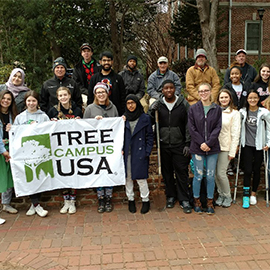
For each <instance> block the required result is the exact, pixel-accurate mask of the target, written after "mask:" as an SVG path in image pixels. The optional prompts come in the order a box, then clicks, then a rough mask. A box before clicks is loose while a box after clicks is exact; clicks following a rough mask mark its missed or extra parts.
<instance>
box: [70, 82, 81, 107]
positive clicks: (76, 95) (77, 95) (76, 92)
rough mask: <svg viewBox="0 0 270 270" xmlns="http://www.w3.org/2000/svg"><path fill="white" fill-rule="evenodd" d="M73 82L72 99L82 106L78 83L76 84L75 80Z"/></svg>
mask: <svg viewBox="0 0 270 270" xmlns="http://www.w3.org/2000/svg"><path fill="white" fill-rule="evenodd" d="M73 82H74V93H73V98H72V99H73V101H74V102H75V103H76V105H77V106H78V107H80V108H82V103H83V102H82V95H81V90H80V87H79V84H77V83H76V82H75V81H73Z"/></svg>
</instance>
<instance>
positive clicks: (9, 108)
mask: <svg viewBox="0 0 270 270" xmlns="http://www.w3.org/2000/svg"><path fill="white" fill-rule="evenodd" d="M16 115H17V108H16V104H15V99H14V96H13V94H12V93H11V92H10V91H9V90H3V91H1V92H0V154H1V155H0V171H1V176H0V192H1V193H2V194H1V201H2V204H3V211H5V212H8V213H11V214H16V213H17V212H18V211H17V210H16V209H15V208H13V207H12V206H11V205H10V202H11V198H12V192H13V179H12V174H11V169H10V163H9V160H10V155H9V134H8V132H9V130H10V128H11V125H12V124H13V122H14V119H15V117H16Z"/></svg>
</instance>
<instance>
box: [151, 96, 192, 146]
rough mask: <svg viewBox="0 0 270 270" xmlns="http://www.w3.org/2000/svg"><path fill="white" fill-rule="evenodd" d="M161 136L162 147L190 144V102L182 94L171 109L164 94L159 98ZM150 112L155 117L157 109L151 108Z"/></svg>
mask: <svg viewBox="0 0 270 270" xmlns="http://www.w3.org/2000/svg"><path fill="white" fill-rule="evenodd" d="M155 102H159V106H158V118H159V136H160V146H161V147H177V146H180V145H185V146H189V145H190V134H189V130H188V110H189V103H188V102H187V101H186V100H185V98H184V97H183V95H182V94H180V95H179V96H178V99H177V101H176V103H175V104H174V107H173V109H172V110H171V111H169V110H168V108H167V106H166V104H165V103H164V101H163V95H162V96H161V97H160V98H159V100H157V101H155ZM149 114H150V116H151V117H152V119H154V118H155V111H154V110H152V109H151V108H150V110H149Z"/></svg>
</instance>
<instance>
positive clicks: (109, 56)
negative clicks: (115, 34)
mask: <svg viewBox="0 0 270 270" xmlns="http://www.w3.org/2000/svg"><path fill="white" fill-rule="evenodd" d="M103 56H106V57H108V58H110V59H112V60H113V55H112V53H111V52H109V51H104V52H102V53H101V54H100V55H99V60H101V59H102V57H103Z"/></svg>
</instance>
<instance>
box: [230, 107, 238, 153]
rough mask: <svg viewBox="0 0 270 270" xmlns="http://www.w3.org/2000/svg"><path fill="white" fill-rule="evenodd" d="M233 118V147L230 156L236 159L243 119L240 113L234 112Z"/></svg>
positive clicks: (231, 127)
mask: <svg viewBox="0 0 270 270" xmlns="http://www.w3.org/2000/svg"><path fill="white" fill-rule="evenodd" d="M232 113H233V117H232V121H231V125H230V129H231V145H230V149H229V156H230V157H232V158H234V157H235V154H236V150H237V146H238V144H239V138H240V128H241V121H240V120H241V118H240V113H239V112H238V111H233V112H232Z"/></svg>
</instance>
